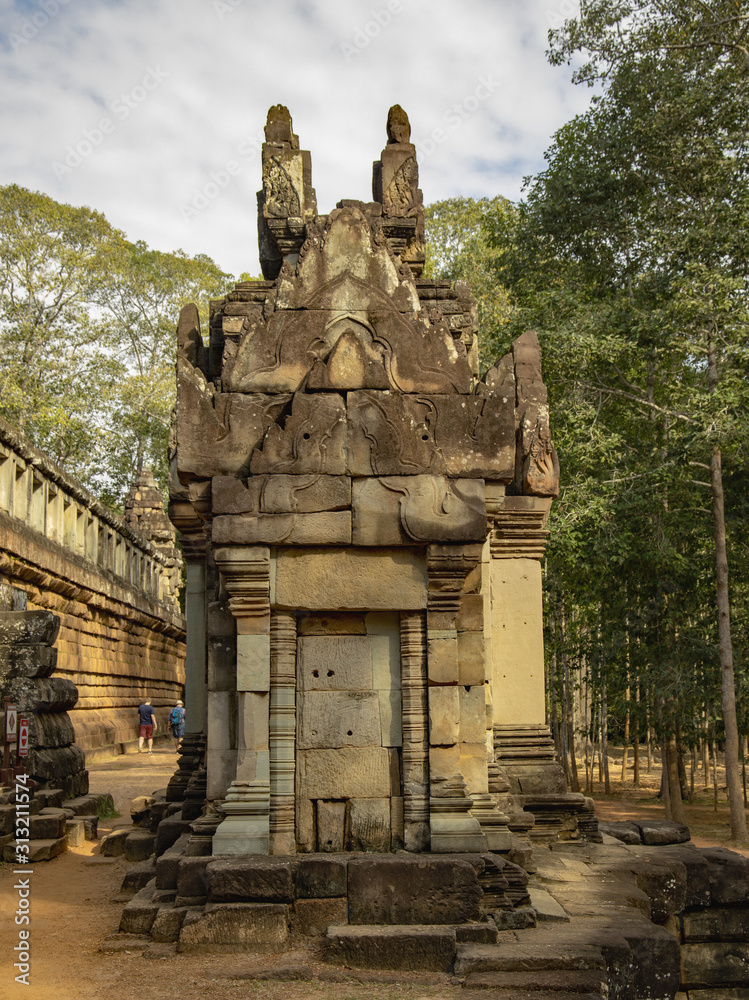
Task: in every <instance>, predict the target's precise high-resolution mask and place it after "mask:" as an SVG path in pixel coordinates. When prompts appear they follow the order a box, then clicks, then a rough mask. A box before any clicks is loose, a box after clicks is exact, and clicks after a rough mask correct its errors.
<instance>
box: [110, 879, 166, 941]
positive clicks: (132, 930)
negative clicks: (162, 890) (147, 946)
mask: <svg viewBox="0 0 749 1000" xmlns="http://www.w3.org/2000/svg"><path fill="white" fill-rule="evenodd" d="M155 891H156V887H155V884H153V883H152V882H149V883H148V885H146V886H144V888H142V889H141V890H140V891H139V892H137V893H136V894H135V895H134V896H133V898H132V899H131V900H130V902H129V903H126V904H125V907H124V909H123V911H122V919H121V920H120V931H121V933H123V934H149V933H150V931H151V927H152V926H153V922H154V920H155V919H156V914H157V913H158V912H159V907H160V904H159V903H157V902H154V898H153V896H154V892H155Z"/></svg>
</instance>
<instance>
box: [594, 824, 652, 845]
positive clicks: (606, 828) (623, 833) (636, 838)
mask: <svg viewBox="0 0 749 1000" xmlns="http://www.w3.org/2000/svg"><path fill="white" fill-rule="evenodd" d="M598 832H599V833H603V834H607V835H608V836H609V837H615V838H616V839H617V840H619V841H621V842H622V844H641V843H642V837H641V835H640V828H639V827H638V826H637V825H636V824H635V823H627V822H621V823H604V822H601V820H599V821H598Z"/></svg>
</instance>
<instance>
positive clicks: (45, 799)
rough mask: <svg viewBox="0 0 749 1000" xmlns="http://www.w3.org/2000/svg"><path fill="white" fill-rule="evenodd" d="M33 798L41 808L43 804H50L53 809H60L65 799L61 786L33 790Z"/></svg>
mask: <svg viewBox="0 0 749 1000" xmlns="http://www.w3.org/2000/svg"><path fill="white" fill-rule="evenodd" d="M34 798H35V799H37V800H38V801H39V802H40V803H41V805H42V808H44V807H45V806H51V807H53V808H55V809H62V808H64V807H63V803H64V801H65V793H64V792H63V790H62V788H41V789H37V791H36V792H34Z"/></svg>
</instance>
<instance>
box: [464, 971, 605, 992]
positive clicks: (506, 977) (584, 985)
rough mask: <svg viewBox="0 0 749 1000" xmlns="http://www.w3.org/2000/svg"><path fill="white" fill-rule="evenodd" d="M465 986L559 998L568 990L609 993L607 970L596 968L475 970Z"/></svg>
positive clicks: (468, 988) (471, 988)
mask: <svg viewBox="0 0 749 1000" xmlns="http://www.w3.org/2000/svg"><path fill="white" fill-rule="evenodd" d="M463 986H464V988H465V989H467V990H501V991H502V992H501V993H500V994H499V995H500V996H501V998H502V1000H506V994H505V991H508V992H509V991H511V990H512V991H521V992H526V993H528V994H530V995H535V996H537V995H538V994H539V993H543V994H547V993H548V994H549V996H550V997H552V998H553V1000H559V997H560V996H563V995H565V994H569V993H572V994H576V995H580V994H582V995H584V996H592V997H605V996H607V994H608V986H607V983H606V973H605V971H604V970H602V969H601V970H596V969H579V970H578V969H567V970H565V971H563V972H560V971H557V970H543V969H542V970H539V971H537V972H527V971H525V972H472V973H471V974H470V975H468V976H466V978H465V982H464V983H463Z"/></svg>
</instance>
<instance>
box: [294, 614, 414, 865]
mask: <svg viewBox="0 0 749 1000" xmlns="http://www.w3.org/2000/svg"><path fill="white" fill-rule="evenodd" d="M298 636H299V637H298V647H297V729H296V754H297V791H296V795H297V810H296V817H297V844H298V847H299V849H300V850H302V851H340V850H347V851H390V850H392V849H395V848H397V847H401V846H402V841H403V798H402V791H401V760H400V756H401V754H400V748H401V745H402V735H401V669H400V632H399V622H398V615H397V613H389V612H376V613H375V612H371V613H369V614H334V613H331V614H310V615H300V617H299V621H298Z"/></svg>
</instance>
